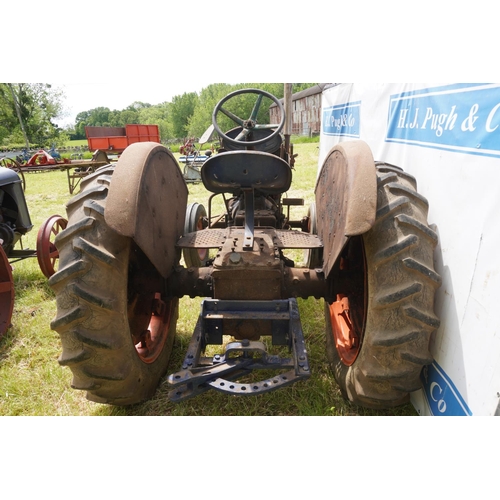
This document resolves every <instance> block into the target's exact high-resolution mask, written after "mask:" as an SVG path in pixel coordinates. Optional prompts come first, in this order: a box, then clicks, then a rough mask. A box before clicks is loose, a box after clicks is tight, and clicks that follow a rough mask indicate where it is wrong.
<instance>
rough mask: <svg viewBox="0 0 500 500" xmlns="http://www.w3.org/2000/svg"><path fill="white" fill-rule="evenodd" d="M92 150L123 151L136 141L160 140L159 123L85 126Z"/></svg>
mask: <svg viewBox="0 0 500 500" xmlns="http://www.w3.org/2000/svg"><path fill="white" fill-rule="evenodd" d="M85 134H86V136H87V142H88V145H89V150H90V151H97V150H98V149H99V150H101V151H105V152H106V153H121V152H123V151H124V150H125V148H126V147H127V146H129V145H130V144H132V143H134V142H158V143H159V142H160V131H159V129H158V125H125V127H85Z"/></svg>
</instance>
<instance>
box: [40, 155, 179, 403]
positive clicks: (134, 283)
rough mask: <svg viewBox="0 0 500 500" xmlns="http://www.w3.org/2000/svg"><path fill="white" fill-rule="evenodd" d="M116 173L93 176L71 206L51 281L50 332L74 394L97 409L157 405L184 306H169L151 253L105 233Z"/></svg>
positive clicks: (105, 170)
mask: <svg viewBox="0 0 500 500" xmlns="http://www.w3.org/2000/svg"><path fill="white" fill-rule="evenodd" d="M113 171H114V168H113V167H112V166H109V165H108V166H105V167H102V168H100V169H99V170H97V171H96V172H95V173H94V174H91V175H90V176H88V177H87V178H86V179H84V181H83V182H82V188H81V189H82V190H81V192H80V194H78V195H77V196H75V197H74V198H73V199H72V200H70V202H69V203H68V205H67V212H68V225H67V228H66V229H65V230H64V231H63V232H61V233H59V234H58V235H57V238H56V246H57V248H58V250H59V270H58V272H57V273H56V274H54V275H53V276H52V277H51V278H50V280H49V284H50V286H51V287H52V289H53V290H54V292H55V295H56V304H57V313H56V317H55V319H54V320H53V321H52V323H51V328H52V329H54V330H56V331H57V332H58V333H59V335H60V337H61V342H62V354H61V356H60V358H59V360H58V361H59V363H60V364H61V365H63V366H68V367H69V368H70V369H71V371H72V373H73V381H72V384H71V385H72V387H73V388H75V389H81V390H84V391H87V398H88V399H89V400H91V401H95V402H100V403H111V404H115V405H129V404H135V403H138V402H141V401H143V400H145V399H148V398H150V397H151V396H152V395H153V394H154V392H155V390H156V387H157V385H158V383H159V381H160V379H161V377H162V376H163V375H164V374H165V372H166V370H167V365H168V360H169V357H170V353H171V350H172V344H173V340H174V335H175V328H176V321H177V315H178V299H171V300H167V299H165V294H164V293H163V292H164V287H165V283H164V280H163V279H162V278H161V276H160V275H159V273H158V272H157V271H156V269H155V268H154V267H153V265H152V264H151V263H150V262H149V260H148V259H147V258H146V256H145V255H144V253H143V252H142V251H141V250H140V249H139V248H138V247H137V246H136V245H135V244H134V242H133V241H132V240H131V239H130V238H127V237H123V236H121V235H119V234H118V233H116V232H115V231H113V230H112V229H111V228H109V227H108V226H107V225H106V222H105V220H104V209H105V206H106V199H107V195H108V188H109V184H110V182H111V178H112V174H113Z"/></svg>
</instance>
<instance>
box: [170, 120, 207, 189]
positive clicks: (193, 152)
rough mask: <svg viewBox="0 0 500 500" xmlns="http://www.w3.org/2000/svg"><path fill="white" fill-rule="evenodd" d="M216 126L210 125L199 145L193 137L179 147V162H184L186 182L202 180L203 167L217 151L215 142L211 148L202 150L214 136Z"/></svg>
mask: <svg viewBox="0 0 500 500" xmlns="http://www.w3.org/2000/svg"><path fill="white" fill-rule="evenodd" d="M214 130H215V129H214V126H213V125H210V126H209V127H208V129H207V130H206V131H205V132H204V134H203V135H202V136H201V137H200V140H199V142H198V144H199V146H198V147H196V146H195V139H194V137H191V138H189V139H187V140H186V141H185V142H184V144H183V145H182V146H181V147H180V148H179V153H180V154H181V156H180V157H179V163H183V164H184V170H183V174H184V179H185V181H186V182H201V170H200V169H201V167H202V166H203V164H204V163H205V162H206V161H207V160H208V159H209V158H210V157H211V156H212V154H214V153H216V147H215V146H214V144H211V145H210V148H209V149H205V150H204V151H202V150H201V149H202V147H203V146H204V145H205V144H207V143H208V142H210V141H212V140H213V138H214Z"/></svg>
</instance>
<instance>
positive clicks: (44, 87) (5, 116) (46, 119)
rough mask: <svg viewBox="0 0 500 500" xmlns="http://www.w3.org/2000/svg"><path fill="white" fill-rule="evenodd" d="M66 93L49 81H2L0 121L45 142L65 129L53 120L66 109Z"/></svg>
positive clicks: (29, 138)
mask: <svg viewBox="0 0 500 500" xmlns="http://www.w3.org/2000/svg"><path fill="white" fill-rule="evenodd" d="M62 98H63V93H62V91H61V90H60V89H57V88H55V87H52V85H51V84H48V83H2V84H0V102H1V105H0V124H1V125H2V126H3V127H5V128H7V129H8V130H10V131H11V135H16V132H17V133H19V132H23V129H24V136H25V140H26V141H27V142H29V143H32V144H43V143H45V142H48V141H51V140H54V139H55V138H57V136H58V135H59V133H60V132H61V131H60V129H59V127H58V126H57V125H56V124H55V123H53V121H52V120H54V119H55V118H57V117H59V116H60V115H61V113H62V109H63V107H62Z"/></svg>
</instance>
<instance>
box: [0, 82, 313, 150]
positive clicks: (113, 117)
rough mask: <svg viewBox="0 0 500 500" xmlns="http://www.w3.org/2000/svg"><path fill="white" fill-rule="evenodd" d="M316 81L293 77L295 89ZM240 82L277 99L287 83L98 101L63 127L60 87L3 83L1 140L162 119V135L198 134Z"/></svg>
mask: <svg viewBox="0 0 500 500" xmlns="http://www.w3.org/2000/svg"><path fill="white" fill-rule="evenodd" d="M313 85H315V84H314V83H294V84H293V92H299V91H301V90H304V89H306V88H309V87H311V86H313ZM241 88H258V89H261V90H265V91H267V92H269V93H271V94H273V95H275V96H276V97H277V98H279V99H281V98H282V97H283V94H284V84H283V83H241V84H235V85H229V84H225V83H214V84H210V85H208V86H207V87H205V88H203V89H202V90H201V91H200V93H199V94H198V93H197V92H186V93H184V94H182V95H176V96H174V97H173V98H172V100H171V101H168V102H167V101H165V102H163V103H160V104H156V105H151V104H149V103H143V102H137V101H136V102H133V103H132V104H130V105H129V106H128V107H127V108H125V109H122V110H111V109H109V108H107V107H98V108H94V109H90V110H87V111H82V112H80V113H78V115H77V116H76V119H75V123H74V124H73V125H70V126H67V127H65V128H64V129H61V128H59V127H58V126H57V125H56V124H55V119H56V118H57V117H58V116H60V115H61V113H62V111H63V99H64V94H63V92H62V91H60V90H58V89H56V88H54V87H52V86H51V85H50V84H41V83H40V84H38V83H37V84H33V83H12V84H8V83H0V146H2V145H3V146H5V145H7V144H25V143H26V142H29V143H30V144H31V145H39V146H40V147H42V146H46V145H47V144H50V143H53V144H56V145H62V144H64V143H65V142H66V141H67V140H68V139H69V140H71V139H85V138H86V135H85V127H87V126H97V127H124V126H125V125H127V124H154V125H158V127H159V129H160V136H161V139H162V141H168V140H174V139H182V138H185V137H200V136H201V135H202V134H203V132H204V131H205V130H206V129H207V128H208V126H209V125H210V124H211V123H212V112H213V109H214V107H215V106H216V104H217V103H218V102H219V101H220V100H221V99H222V98H223V97H224V96H226V95H227V94H228V93H230V92H233V91H235V90H238V89H241ZM249 97H250V96H249ZM254 100H255V98H254ZM252 105H253V103H252V102H251V99H250V98H249V99H247V100H246V101H245V99H243V100H242V104H241V105H240V106H242V109H236V110H234V112H235V113H236V114H237V115H238V116H240V117H243V118H246V117H248V116H249V114H250V111H251V106H252ZM259 118H260V119H259V121H260V122H261V123H265V121H266V120H268V119H269V113H268V109H263V110H262V116H261V117H259ZM232 126H234V124H232Z"/></svg>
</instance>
